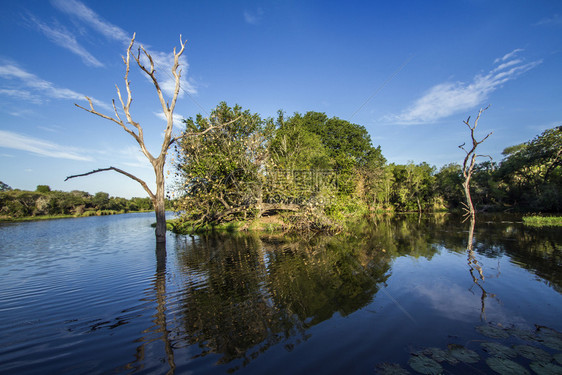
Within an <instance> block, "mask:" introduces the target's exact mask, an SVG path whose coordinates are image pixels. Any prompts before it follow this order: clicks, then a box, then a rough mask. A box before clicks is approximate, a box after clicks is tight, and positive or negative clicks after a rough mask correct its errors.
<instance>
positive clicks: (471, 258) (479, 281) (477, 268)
mask: <svg viewBox="0 0 562 375" xmlns="http://www.w3.org/2000/svg"><path fill="white" fill-rule="evenodd" d="M475 225H476V220H475V219H474V217H471V218H470V227H469V230H468V239H467V248H466V250H467V253H468V267H469V273H470V276H471V277H472V282H473V283H474V285H476V286H477V287H478V288H480V291H481V292H482V296H481V297H480V301H481V303H482V306H481V308H480V319H481V320H486V298H488V292H486V289H484V281H485V278H484V271H483V270H482V265H481V264H480V262H479V261H478V259H477V258H476V254H475V253H474V227H475ZM475 272H476V273H477V274H478V276H477V275H475ZM489 296H490V297H492V298H494V297H495V296H496V295H495V294H490V295H489Z"/></svg>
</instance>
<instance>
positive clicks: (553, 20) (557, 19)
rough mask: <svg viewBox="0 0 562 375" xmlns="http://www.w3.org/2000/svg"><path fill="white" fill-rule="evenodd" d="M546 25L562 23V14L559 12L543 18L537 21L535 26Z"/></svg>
mask: <svg viewBox="0 0 562 375" xmlns="http://www.w3.org/2000/svg"><path fill="white" fill-rule="evenodd" d="M544 25H562V16H560V15H559V14H555V15H553V16H551V17H546V18H543V19H541V20H540V21H539V22H537V23H535V26H544Z"/></svg>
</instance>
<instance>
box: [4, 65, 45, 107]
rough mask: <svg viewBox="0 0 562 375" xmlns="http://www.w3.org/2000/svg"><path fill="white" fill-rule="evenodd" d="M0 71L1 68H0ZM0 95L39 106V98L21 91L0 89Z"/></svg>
mask: <svg viewBox="0 0 562 375" xmlns="http://www.w3.org/2000/svg"><path fill="white" fill-rule="evenodd" d="M0 69H1V67H0ZM0 95H5V96H11V97H13V98H16V99H23V100H25V101H27V102H31V103H35V104H40V103H41V97H39V96H38V95H34V94H33V93H31V92H29V91H25V90H21V89H0Z"/></svg>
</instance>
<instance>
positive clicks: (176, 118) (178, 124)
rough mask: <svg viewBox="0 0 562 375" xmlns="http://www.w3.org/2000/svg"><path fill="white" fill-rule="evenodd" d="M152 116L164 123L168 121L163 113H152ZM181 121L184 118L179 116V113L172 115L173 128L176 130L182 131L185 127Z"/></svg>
mask: <svg viewBox="0 0 562 375" xmlns="http://www.w3.org/2000/svg"><path fill="white" fill-rule="evenodd" d="M154 114H155V115H156V116H157V117H158V118H160V119H162V120H164V121H168V119H167V118H166V116H165V115H164V112H154ZM183 119H185V116H182V115H180V114H179V113H174V126H175V127H176V128H178V129H179V130H184V129H185V126H184V125H183Z"/></svg>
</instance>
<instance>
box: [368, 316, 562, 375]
mask: <svg viewBox="0 0 562 375" xmlns="http://www.w3.org/2000/svg"><path fill="white" fill-rule="evenodd" d="M536 327H537V328H536V330H534V331H532V330H529V329H524V328H518V327H503V326H502V325H501V324H483V325H480V326H477V327H475V328H476V331H478V332H479V333H480V334H482V335H484V336H487V337H491V338H494V339H498V340H496V341H499V342H494V341H485V342H481V343H480V348H481V350H482V351H483V352H485V353H486V354H488V355H489V357H488V358H486V360H485V362H486V364H487V365H488V367H490V369H491V370H493V371H494V372H496V373H498V374H500V375H503V374H506V375H530V373H531V371H529V369H528V368H526V367H524V366H523V364H528V366H529V367H530V368H531V369H532V370H533V372H534V373H536V374H537V375H552V374H555V375H562V366H561V365H562V353H552V350H550V352H548V351H546V350H544V349H541V348H539V347H538V346H539V344H542V345H544V346H545V347H547V348H550V349H556V350H562V333H560V332H558V331H556V330H554V329H552V328H549V327H543V326H538V325H537V326H536ZM510 336H511V338H510ZM506 339H507V340H506ZM515 340H516V341H515ZM473 341H474V340H473ZM476 341H480V340H476ZM523 341H524V342H527V343H530V344H531V345H526V344H525V345H514V346H508V345H510V344H514V343H518V342H519V343H521V342H523ZM506 344H507V345H506ZM478 353H481V352H478ZM478 353H477V352H476V351H474V350H471V349H468V348H466V347H464V346H462V345H459V344H449V345H447V348H444V349H443V348H437V347H431V348H422V349H420V350H418V351H416V352H412V353H411V356H410V358H409V360H408V365H409V366H410V367H411V368H412V369H413V370H414V371H415V372H417V373H420V374H430V375H432V374H442V373H443V372H446V373H456V371H455V370H454V369H451V368H450V367H447V365H450V366H455V365H459V363H461V362H462V363H467V364H475V363H478V362H480V364H481V363H482V362H481V360H482V359H483V358H481V355H482V353H481V354H478ZM518 355H520V356H521V357H523V358H520V359H519V361H516V359H517V357H518ZM529 361H530V364H529ZM555 361H556V362H555ZM445 363H446V364H447V365H446V364H445ZM441 364H443V366H445V368H443V366H442V365H441ZM480 364H478V365H476V366H478V368H480V367H479V366H481V365H480ZM377 373H378V374H385V375H387V374H388V375H403V374H408V371H407V370H405V369H404V368H402V367H400V365H398V364H389V363H381V364H379V365H377Z"/></svg>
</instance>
